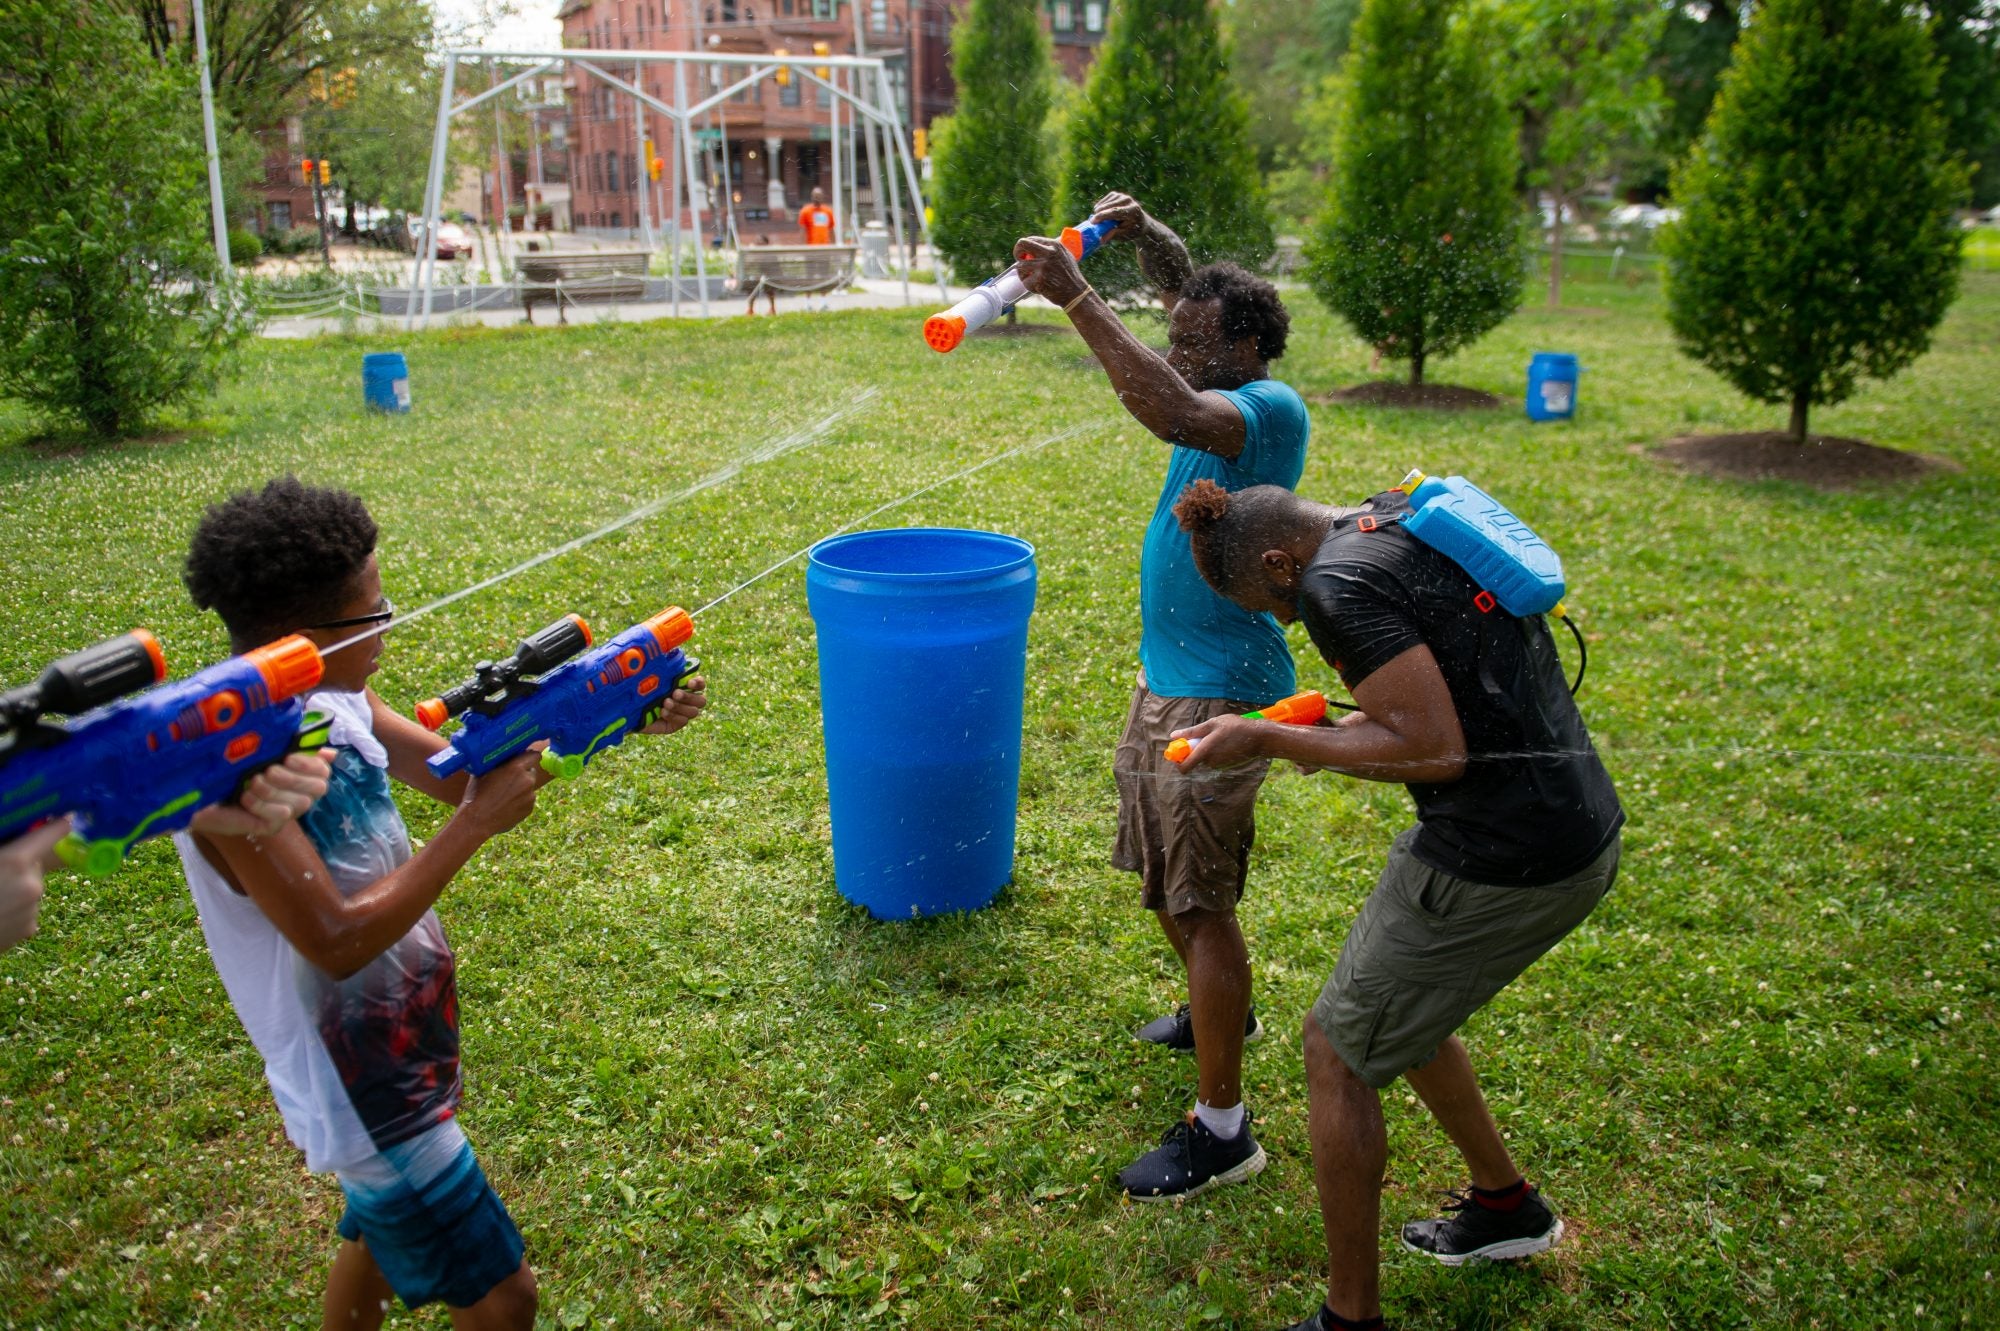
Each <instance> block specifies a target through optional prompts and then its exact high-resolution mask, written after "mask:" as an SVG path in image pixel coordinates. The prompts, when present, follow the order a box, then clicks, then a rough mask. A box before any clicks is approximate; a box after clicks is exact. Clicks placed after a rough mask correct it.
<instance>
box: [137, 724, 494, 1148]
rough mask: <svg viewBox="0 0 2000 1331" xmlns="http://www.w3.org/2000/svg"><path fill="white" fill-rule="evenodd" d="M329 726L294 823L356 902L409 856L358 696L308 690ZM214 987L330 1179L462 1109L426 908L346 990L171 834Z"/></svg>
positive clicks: (294, 1130) (453, 997) (444, 977)
mask: <svg viewBox="0 0 2000 1331" xmlns="http://www.w3.org/2000/svg"><path fill="white" fill-rule="evenodd" d="M306 706H307V708H308V710H311V711H318V712H325V713H327V714H328V715H329V716H331V717H332V719H333V728H332V733H331V738H330V741H329V742H330V744H331V746H332V747H333V748H334V749H336V750H337V751H338V752H337V756H336V760H335V762H334V773H333V778H332V780H331V782H330V783H329V787H328V790H327V794H326V797H325V798H324V799H322V800H321V801H320V802H319V804H318V805H316V806H315V807H314V809H313V811H312V812H311V813H310V814H308V815H307V816H306V818H304V819H302V820H301V823H302V826H303V827H304V828H305V831H306V834H307V836H308V837H310V838H311V840H312V841H313V843H314V845H315V846H316V847H317V848H318V849H319V851H320V856H321V858H322V859H323V860H325V862H326V866H327V870H328V872H329V873H330V874H331V876H332V878H333V881H334V886H335V887H337V888H338V889H339V890H340V891H341V892H342V893H344V894H348V895H352V894H353V893H354V892H356V891H359V890H360V889H361V888H363V887H366V886H367V885H368V884H370V883H373V882H375V881H376V880H377V879H379V878H381V877H383V876H384V875H385V874H387V873H389V872H391V871H392V870H394V869H395V868H397V867H398V866H399V865H401V864H402V863H403V862H404V861H406V860H408V859H409V858H410V840H409V833H408V831H407V830H406V829H405V828H404V826H403V820H402V816H401V815H400V814H399V813H398V812H397V810H396V806H395V803H394V801H393V800H392V799H390V798H389V795H388V777H387V772H386V768H387V767H388V762H389V755H388V752H387V751H386V750H385V749H384V748H383V747H382V744H381V742H380V741H379V740H377V739H376V738H375V734H374V731H373V729H372V725H371V717H370V711H369V702H368V697H367V695H366V694H360V693H335V692H322V693H315V694H313V695H312V696H311V697H310V698H308V699H307V700H306ZM174 846H175V848H176V849H177V850H178V851H179V852H180V856H181V866H182V868H183V869H184V870H185V871H186V874H187V880H188V887H189V889H190V890H191V891H192V892H193V894H194V902H195V908H196V910H197V911H198V912H199V913H200V916H201V928H202V933H203V935H204V936H205V937H206V938H207V940H208V952H209V956H210V957H211V958H213V959H214V961H215V969H216V972H217V973H218V974H219V975H220V976H221V977H222V987H223V988H224V989H225V990H227V991H228V993H229V1001H230V1003H231V1004H232V1005H233V1006H234V1007H235V1009H236V1015H237V1018H238V1019H239V1020H241V1021H242V1023H243V1029H244V1031H245V1032H246V1033H248V1034H249V1036H250V1042H251V1043H252V1044H254V1045H255V1046H256V1047H257V1052H258V1053H260V1054H262V1055H263V1056H264V1076H265V1078H266V1079H267V1080H268V1081H269V1082H270V1084H271V1093H272V1095H273V1096H274V1097H276V1099H277V1102H278V1112H279V1113H280V1114H281V1115H283V1117H284V1121H285V1132H286V1134H287V1135H288V1136H289V1137H290V1138H291V1139H292V1142H293V1144H294V1145H296V1146H298V1147H299V1148H300V1149H301V1150H303V1151H304V1152H305V1153H306V1168H308V1169H310V1170H313V1171H315V1172H320V1173H325V1172H331V1171H336V1170H341V1169H346V1168H349V1167H351V1166H355V1165H358V1164H361V1163H362V1162H364V1161H366V1160H368V1159H369V1158H370V1157H371V1156H374V1155H375V1154H376V1153H377V1152H378V1151H380V1150H383V1149H386V1148H387V1147H390V1146H393V1145H396V1144H397V1143H399V1142H402V1141H407V1140H410V1139H411V1138H413V1137H416V1136H417V1135H419V1134H421V1133H423V1132H426V1131H428V1130H430V1129H431V1128H434V1127H436V1126H437V1125H438V1124H439V1123H441V1122H444V1121H446V1120H448V1119H450V1118H451V1117H452V1115H453V1113H454V1112H455V1111H456V1109H457V1106H458V1093H459V1076H458V1004H457V994H456V988H455V985H454V982H453V961H452V955H451V948H450V947H449V946H448V945H447V944H446V942H445V938H444V931H443V929H442V928H441V927H440V926H439V924H438V921H437V916H436V914H435V913H434V912H429V911H426V912H425V914H424V917H423V919H421V920H419V921H418V922H417V923H416V925H415V926H413V927H412V928H411V930H410V932H409V933H407V934H405V935H403V937H402V938H401V939H399V940H397V942H396V943H395V944H394V945H393V946H392V947H390V948H389V950H388V951H386V952H384V953H382V955H380V956H378V957H376V958H375V959H374V960H373V961H371V962H369V963H368V964H367V965H366V966H364V967H362V968H361V970H359V971H358V972H356V973H355V974H354V975H352V976H349V977H348V978H347V979H345V980H334V979H332V978H331V977H330V976H328V975H326V974H325V973H324V972H323V971H320V970H319V969H318V968H316V967H315V966H313V965H312V964H311V963H310V962H308V961H307V960H306V959H305V958H304V957H302V956H300V955H299V953H298V951H297V950H296V949H295V948H293V947H292V945H291V944H290V943H289V942H287V941H286V940H285V937H284V935H282V934H280V933H279V932H278V930H277V927H276V926H275V925H273V924H272V923H271V921H270V920H269V919H268V918H267V917H266V916H265V915H264V913H263V911H261V910H259V909H258V908H257V905H256V903H255V902H253V901H251V899H250V898H249V897H247V896H243V895H239V894H238V893H237V892H236V891H235V889H233V888H231V887H230V886H229V883H228V882H227V880H225V879H224V878H223V877H222V875H221V874H219V873H217V872H216V871H215V869H214V868H213V867H212V866H211V865H210V864H209V862H208V860H207V859H206V858H205V857H204V856H203V855H202V853H201V851H200V850H199V849H198V848H197V847H196V846H195V843H194V841H193V839H192V838H191V837H190V836H189V835H188V834H187V833H186V832H180V833H177V834H175V836H174Z"/></svg>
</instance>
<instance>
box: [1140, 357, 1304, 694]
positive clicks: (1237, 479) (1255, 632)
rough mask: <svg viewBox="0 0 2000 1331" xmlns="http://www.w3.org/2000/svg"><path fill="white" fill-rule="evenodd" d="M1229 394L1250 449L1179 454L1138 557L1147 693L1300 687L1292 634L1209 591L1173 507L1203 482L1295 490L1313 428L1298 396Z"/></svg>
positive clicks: (1257, 385)
mask: <svg viewBox="0 0 2000 1331" xmlns="http://www.w3.org/2000/svg"><path fill="white" fill-rule="evenodd" d="M1223 396H1224V397H1226V398H1228V399H1229V400H1230V401H1232V402H1234V403H1235V404H1236V409H1237V410H1238V411H1240V412H1242V413H1243V451H1242V452H1241V453H1238V454H1237V455H1236V459H1235V460H1234V461H1233V462H1225V461H1223V460H1222V459H1221V458H1219V457H1217V456H1216V455H1215V454H1213V453H1204V452H1203V451H1202V450H1200V449H1198V448H1188V447H1185V446H1182V447H1176V448H1175V449H1174V451H1173V457H1172V459H1171V460H1170V461H1169V462H1168V464H1167V482H1166V485H1165V486H1163V487H1162V488H1161V490H1160V502H1159V506H1158V507H1157V508H1155V509H1154V510H1153V521H1152V523H1151V524H1150V525H1149V526H1148V527H1147V528H1146V544H1145V547H1144V549H1143V550H1142V551H1141V553H1140V556H1139V620H1140V626H1141V627H1140V634H1139V664H1140V666H1141V667H1142V668H1143V669H1144V670H1145V672H1146V687H1147V688H1148V689H1150V690H1151V691H1152V692H1154V693H1157V694H1159V695H1161V696H1162V697H1168V698H1235V699H1238V700H1241V701H1248V702H1254V703H1259V704H1262V703H1268V702H1276V701H1277V700H1278V699H1280V698H1283V697H1285V696H1287V695H1288V694H1290V693H1291V692H1292V691H1293V690H1294V688H1295V686H1296V685H1297V682H1298V676H1297V674H1296V673H1295V672H1294V671H1293V669H1292V653H1291V649H1290V648H1289V647H1287V646H1286V644H1285V631H1284V630H1283V629H1282V628H1281V627H1279V625H1278V621H1277V620H1275V619H1273V618H1271V616H1269V615H1264V614H1256V615H1253V614H1251V613H1250V612H1249V611H1247V610H1244V609H1242V608H1240V607H1238V606H1237V605H1235V604H1234V603H1232V602H1229V601H1225V600H1223V599H1222V597H1220V596H1218V595H1217V594H1216V593H1215V592H1213V591H1212V590H1210V589H1209V585H1208V584H1207V583H1206V582H1204V581H1203V580H1202V576H1201V573H1200V571H1199V570H1198V569H1196V568H1195V566H1194V550H1193V548H1192V547H1191V546H1190V545H1189V544H1188V538H1187V533H1186V532H1184V531H1182V530H1181V527H1180V523H1179V522H1178V521H1176V520H1175V518H1174V514H1173V508H1174V505H1175V504H1176V503H1178V502H1179V501H1180V497H1181V491H1183V490H1185V489H1187V487H1188V486H1190V485H1193V484H1194V483H1195V482H1196V481H1198V480H1201V479H1202V478H1203V477H1206V478H1207V479H1209V480H1211V481H1214V482H1215V483H1216V484H1217V485H1220V486H1221V487H1222V488H1223V489H1225V490H1232V491H1234V490H1245V489H1248V488H1249V487H1251V486H1253V485H1282V486H1284V487H1285V488H1286V489H1287V490H1290V489H1293V488H1295V487H1296V486H1297V485H1298V483H1299V475H1300V473H1302V472H1303V471H1304V470H1305V465H1306V436H1307V434H1308V433H1310V431H1311V429H1312V424H1311V421H1310V420H1309V419H1308V417H1307V416H1306V404H1305V403H1304V402H1303V401H1302V400H1300V398H1299V395H1298V394H1297V393H1295V392H1293V391H1292V390H1291V389H1290V388H1288V387H1286V386H1285V385H1284V384H1281V383H1279V382H1277V381H1276V380H1274V379H1259V380H1257V381H1256V382H1254V383H1248V384H1245V385H1244V386H1243V387H1241V388H1238V389H1232V390H1224V391H1223Z"/></svg>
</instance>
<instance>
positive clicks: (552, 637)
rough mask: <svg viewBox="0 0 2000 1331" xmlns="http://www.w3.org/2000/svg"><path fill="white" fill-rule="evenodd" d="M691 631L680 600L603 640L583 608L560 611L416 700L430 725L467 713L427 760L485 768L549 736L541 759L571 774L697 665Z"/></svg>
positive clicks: (553, 771)
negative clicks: (501, 654)
mask: <svg viewBox="0 0 2000 1331" xmlns="http://www.w3.org/2000/svg"><path fill="white" fill-rule="evenodd" d="M692 637H694V620H692V619H690V618H689V617H688V612H687V611H685V610H683V609H681V608H680V607H679V606H677V605H675V606H668V607H667V608H666V609H665V610H662V611H661V612H660V613H659V614H657V615H654V616H653V617H652V618H651V619H648V620H645V621H643V622H641V623H638V624H634V625H633V626H632V627H631V628H629V629H626V630H625V631H624V632H623V633H621V634H619V635H618V636H617V637H615V638H613V639H612V640H611V641H610V642H607V643H605V644H604V645H603V646H602V647H595V646H593V645H592V642H591V636H590V625H588V624H586V623H584V622H583V618H582V616H580V615H564V616H563V617H562V618H561V619H558V620H557V621H556V622H555V623H553V624H551V625H549V626H548V627H547V628H545V629H543V630H541V631H540V632H539V633H536V634H534V635H532V636H530V637H528V638H526V639H524V640H523V641H522V643H521V645H520V647H519V648H518V649H516V651H515V652H514V654H513V655H512V656H510V657H508V658H507V659H506V660H504V661H481V662H480V663H479V664H478V665H476V666H474V667H473V674H472V678H471V679H468V680H467V681H465V682H464V683H463V684H460V685H459V686H458V687H457V688H455V689H449V690H447V691H446V692H445V693H444V695H443V696H441V697H437V698H432V699H431V700H430V701H428V702H424V703H420V704H418V706H417V721H418V722H419V724H421V725H422V726H423V727H424V728H425V729H427V730H438V729H441V728H442V727H443V726H444V724H445V722H447V721H449V720H450V719H451V718H452V717H454V716H459V715H461V714H463V715H464V717H465V724H464V725H463V726H462V727H461V728H460V729H459V731H458V733H457V734H455V735H453V736H452V737H451V745H450V747H449V748H446V749H444V750H443V751H442V752H439V753H436V754H433V755H432V756H431V758H430V759H429V761H428V764H427V765H428V766H429V767H430V769H431V772H432V773H433V774H434V775H436V776H440V777H447V776H453V775H456V774H457V773H459V772H470V773H472V775H474V776H484V775H486V774H487V773H488V772H490V771H492V770H493V769H494V768H496V767H498V766H499V765H500V764H501V763H504V762H506V761H507V760H508V759H509V758H512V757H514V756H515V755H516V754H519V753H522V752H525V751H526V750H527V748H528V746H529V745H531V744H534V743H537V742H538V741H546V742H547V744H548V747H547V748H545V749H544V750H543V751H542V760H541V761H542V769H543V770H544V771H546V772H548V773H549V774H550V775H551V776H559V777H570V776H576V775H578V774H580V773H581V772H582V771H583V769H584V767H585V765H587V764H588V763H589V762H590V760H591V759H592V758H594V757H596V756H597V755H598V754H599V753H602V752H603V751H604V750H606V749H609V748H612V747H614V746H616V745H618V744H622V743H623V742H624V741H625V739H626V738H627V737H628V736H630V735H632V734H633V733H634V732H636V731H638V730H641V729H643V728H644V727H646V726H648V725H650V724H651V723H652V722H653V720H654V719H655V718H656V717H658V715H659V712H660V708H661V706H662V705H663V704H664V703H665V702H666V701H667V700H668V699H669V698H671V697H672V696H673V692H674V688H675V687H676V686H677V685H678V684H680V683H681V681H683V680H685V679H686V678H687V677H688V676H689V675H692V674H693V673H694V672H695V671H696V670H697V669H699V668H700V662H698V661H696V660H694V658H692V657H690V656H688V655H687V653H685V652H684V651H682V650H681V648H682V646H683V644H685V643H686V642H687V641H688V640H689V639H690V638H692Z"/></svg>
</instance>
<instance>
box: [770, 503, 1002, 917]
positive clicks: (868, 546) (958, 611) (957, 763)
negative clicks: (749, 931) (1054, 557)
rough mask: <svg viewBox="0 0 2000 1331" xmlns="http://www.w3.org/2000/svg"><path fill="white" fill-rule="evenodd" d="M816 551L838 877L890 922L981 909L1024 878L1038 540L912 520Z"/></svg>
mask: <svg viewBox="0 0 2000 1331" xmlns="http://www.w3.org/2000/svg"><path fill="white" fill-rule="evenodd" d="M810 561H811V562H810V563H809V564H808V566H807V569H806V605H807V608H808V609H810V611H811V612H812V618H813V627H814V630H815V632H816V633H817V635H818V639H819V697H820V713H821V724H822V725H823V726H824V728H825V732H826V784H827V793H828V796H829V798H830V801H831V804H832V812H833V878H834V885H835V886H836V887H838V888H839V889H840V894H841V895H842V896H844V897H846V898H847V899H848V900H849V901H852V902H853V903H855V904H856V905H858V906H863V907H866V908H867V910H868V912H869V913H870V914H871V915H873V916H875V918H877V919H881V920H891V919H899V920H907V919H911V918H913V917H915V916H920V915H939V914H944V913H947V912H950V911H963V910H977V909H979V908H980V907H982V906H985V905H986V904H987V903H989V902H991V901H992V900H993V898H994V896H995V895H997V894H998V893H999V891H1000V889H1001V888H1002V887H1004V886H1006V884H1007V882H1008V880H1009V879H1011V878H1012V877H1013V876H1014V811H1015V808H1016V805H1017V804H1018V803H1019V796H1020V784H1021V705H1022V694H1023V690H1024V688H1025V685H1026V681H1027V665H1028V616H1029V615H1030V614H1031V613H1032V612H1033V611H1034V608H1035V548H1034V547H1033V546H1032V545H1029V544H1028V543H1027V542H1026V541H1022V540H1017V539H1016V538H1014V537H1012V536H1002V535H999V534H998V533H995V532H984V531H961V530H956V529H953V528H945V527H904V528H897V529H892V530H888V531H869V532H856V533H854V534H853V535H851V536H837V537H834V538H833V539H831V540H827V541H822V542H820V543H819V544H818V545H816V546H814V547H813V548H812V552H811V555H810Z"/></svg>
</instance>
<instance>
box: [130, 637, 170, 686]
mask: <svg viewBox="0 0 2000 1331" xmlns="http://www.w3.org/2000/svg"><path fill="white" fill-rule="evenodd" d="M132 636H133V637H135V638H137V639H138V640H139V645H140V646H141V647H144V648H145V649H146V655H147V656H149V657H151V658H152V661H153V682H154V683H155V684H157V683H159V682H160V681H161V680H163V679H165V678H166V677H167V653H166V650H165V649H164V648H162V647H161V646H160V640H159V639H158V638H156V637H154V636H153V635H152V633H151V632H150V631H148V630H146V629H133V630H132Z"/></svg>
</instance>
